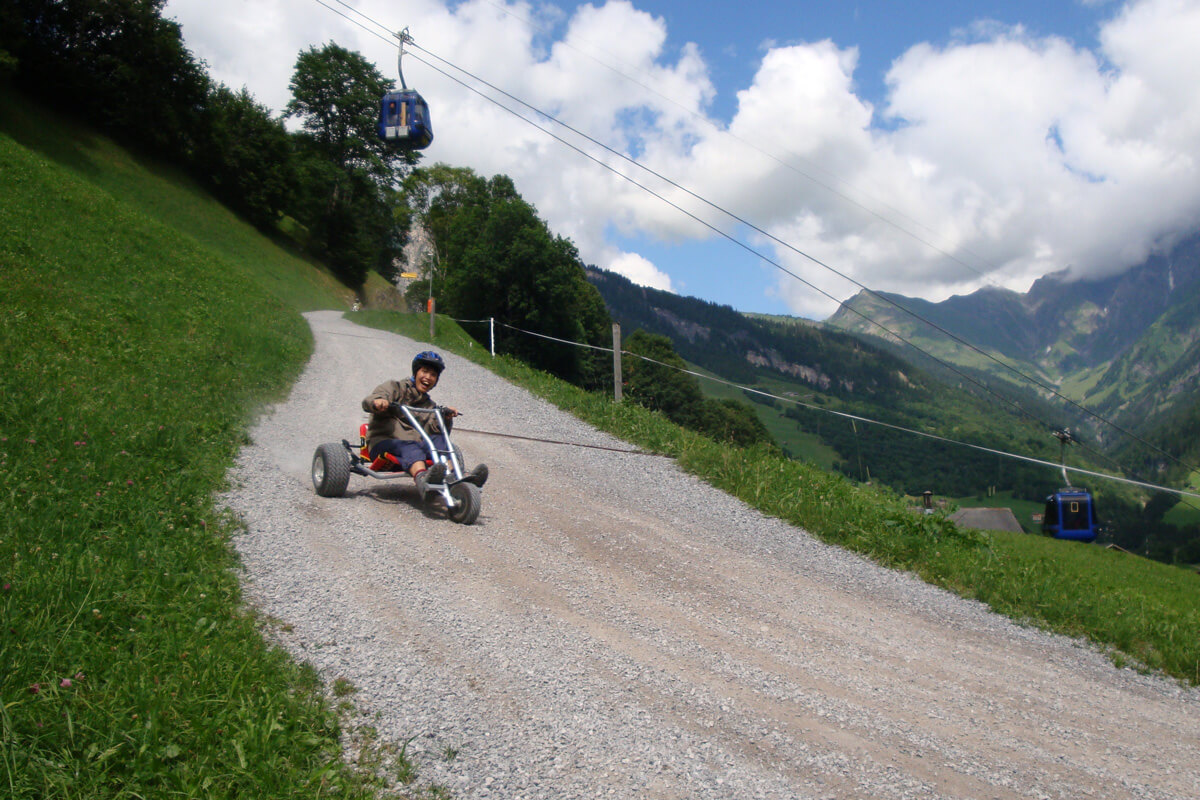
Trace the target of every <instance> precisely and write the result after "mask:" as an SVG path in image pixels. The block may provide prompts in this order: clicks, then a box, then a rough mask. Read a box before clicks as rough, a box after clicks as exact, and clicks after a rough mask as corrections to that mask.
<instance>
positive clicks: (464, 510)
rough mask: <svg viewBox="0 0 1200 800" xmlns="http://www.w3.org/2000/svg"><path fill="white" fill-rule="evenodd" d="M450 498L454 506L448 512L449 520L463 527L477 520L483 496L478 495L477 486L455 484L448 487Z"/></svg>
mask: <svg viewBox="0 0 1200 800" xmlns="http://www.w3.org/2000/svg"><path fill="white" fill-rule="evenodd" d="M450 498H451V499H452V500H453V501H454V505H453V506H451V507H450V508H449V510H448V513H449V516H450V519H452V520H454V521H455V522H459V523H462V524H463V525H470V524H471V523H473V522H474V521H475V520H477V519H479V511H480V509H481V508H482V507H483V495H482V494H480V492H479V487H478V486H473V485H472V484H469V483H456V484H454V485H453V486H451V487H450Z"/></svg>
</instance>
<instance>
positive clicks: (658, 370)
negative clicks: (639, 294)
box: [621, 330, 772, 446]
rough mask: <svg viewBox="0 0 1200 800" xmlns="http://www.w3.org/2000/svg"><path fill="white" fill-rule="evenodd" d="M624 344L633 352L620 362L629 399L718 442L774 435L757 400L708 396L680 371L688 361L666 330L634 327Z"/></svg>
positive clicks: (766, 438)
mask: <svg viewBox="0 0 1200 800" xmlns="http://www.w3.org/2000/svg"><path fill="white" fill-rule="evenodd" d="M622 349H624V350H627V351H628V352H630V353H633V354H635V356H634V357H633V358H622V363H621V373H622V375H625V376H627V380H626V384H625V391H626V394H627V395H628V397H629V398H630V399H631V400H633V401H635V402H637V403H638V404H640V405H643V406H645V407H646V408H649V409H651V410H652V411H661V412H662V413H663V414H664V415H666V417H667V418H668V419H670V420H672V421H673V422H675V423H677V424H679V425H682V426H684V427H686V428H690V429H692V430H694V431H697V432H699V433H702V434H704V435H705V436H708V437H709V438H711V439H715V440H717V441H719V442H729V443H731V444H736V445H740V446H749V445H752V444H755V443H758V442H765V443H769V442H771V441H772V440H771V435H770V434H769V433H768V432H767V429H766V426H765V425H763V423H762V420H760V419H759V418H758V414H757V413H756V412H755V411H754V408H753V406H751V405H749V404H747V403H743V402H741V401H739V400H734V399H726V400H713V399H707V398H705V397H704V395H703V393H702V392H701V391H700V384H699V382H698V381H697V379H696V378H695V377H694V376H692V375H689V374H687V373H686V372H681V371H680V370H684V369H687V363H686V362H685V361H684V360H683V359H682V358H680V357H679V355H678V354H677V353H676V352H675V349H674V347H673V346H672V345H671V340H670V339H668V338H667V337H666V336H662V335H661V334H655V333H646V332H645V331H641V330H638V331H634V332H633V333H632V334H631V335H630V336H629V337H628V338H627V339H626V340H625V342H624V344H623V345H622ZM637 356H642V358H639V357H637Z"/></svg>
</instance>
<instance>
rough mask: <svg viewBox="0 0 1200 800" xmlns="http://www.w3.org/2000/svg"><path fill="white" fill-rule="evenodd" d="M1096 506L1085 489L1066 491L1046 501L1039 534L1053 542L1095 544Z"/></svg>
mask: <svg viewBox="0 0 1200 800" xmlns="http://www.w3.org/2000/svg"><path fill="white" fill-rule="evenodd" d="M1097 530H1098V526H1097V525H1096V504H1095V502H1094V501H1093V500H1092V495H1091V493H1090V492H1088V490H1087V489H1075V488H1072V487H1067V488H1065V489H1059V490H1058V491H1057V492H1055V493H1054V494H1052V495H1050V496H1049V497H1047V498H1046V511H1045V513H1044V514H1043V515H1042V533H1044V534H1046V535H1047V536H1053V537H1054V538H1055V539H1070V540H1072V541H1077V542H1094V541H1096V533H1097Z"/></svg>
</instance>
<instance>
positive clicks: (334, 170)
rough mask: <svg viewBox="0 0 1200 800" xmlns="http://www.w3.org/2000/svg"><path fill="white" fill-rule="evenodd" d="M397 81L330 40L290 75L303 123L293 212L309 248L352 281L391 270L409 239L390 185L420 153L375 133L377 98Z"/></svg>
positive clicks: (291, 108)
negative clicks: (399, 227) (399, 225)
mask: <svg viewBox="0 0 1200 800" xmlns="http://www.w3.org/2000/svg"><path fill="white" fill-rule="evenodd" d="M391 85H392V84H391V81H389V80H387V79H385V78H384V77H383V76H382V75H381V74H379V71H378V70H377V69H375V67H374V66H373V65H372V64H371V63H370V62H368V61H367V60H366V59H365V58H363V56H362V55H360V54H359V53H355V52H353V51H350V50H347V49H345V48H343V47H340V46H338V45H336V44H332V43H330V44H327V45H325V46H324V47H321V48H316V47H311V48H309V49H308V50H305V51H303V52H301V54H300V56H299V57H298V58H297V60H296V69H295V72H294V73H293V76H292V82H291V89H292V100H291V102H289V103H288V106H287V114H288V115H289V116H293V117H299V118H300V120H301V125H302V127H303V129H304V132H303V133H302V134H299V135H297V136H296V137H295V143H296V158H297V164H296V166H297V173H298V176H299V196H298V197H297V198H296V203H295V207H294V213H295V215H296V216H297V218H298V219H300V221H301V222H302V223H303V224H304V225H305V226H306V227H307V228H308V230H309V234H310V237H311V238H310V246H311V247H312V248H313V249H314V250H315V251H316V253H317V254H318V255H319V256H321V257H323V258H324V259H325V260H326V261H327V262H328V263H329V266H330V268H331V269H332V270H333V271H334V273H335V274H337V275H338V276H339V277H340V278H341V279H342V280H343V281H345V282H346V283H347V284H348V285H350V286H353V287H360V286H362V284H363V282H364V281H365V279H366V275H367V271H368V270H370V269H379V270H381V271H383V272H384V273H385V274H389V273H390V272H391V264H392V262H393V261H394V259H395V257H396V256H397V254H398V253H399V250H400V247H401V245H402V244H403V241H402V239H401V237H400V236H399V235H398V234H397V231H396V227H395V217H394V208H393V207H394V204H395V201H394V200H393V196H392V194H393V192H392V189H393V185H394V183H395V182H396V180H397V177H398V174H399V172H398V170H399V169H400V168H401V165H402V164H406V163H411V162H412V161H413V160H414V159H415V158H416V157H415V156H412V155H405V154H402V153H401V152H399V151H396V150H393V149H391V148H390V147H389V146H388V145H386V144H385V143H383V142H381V141H380V140H379V139H378V137H377V136H376V134H375V119H376V113H377V107H378V103H379V99H380V97H382V96H383V94H385V93H386V92H387V91H388V90H389V89H391Z"/></svg>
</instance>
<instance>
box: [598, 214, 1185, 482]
mask: <svg viewBox="0 0 1200 800" xmlns="http://www.w3.org/2000/svg"><path fill="white" fill-rule="evenodd" d="M587 274H588V279H589V280H590V281H591V282H592V283H593V285H595V286H596V287H597V288H598V289H599V291H600V293H601V296H602V297H603V298H604V301H605V303H606V305H607V306H608V308H609V312H610V314H611V315H612V317H613V319H614V320H615V321H617V322H619V323H620V324H621V325H622V327H623V329H625V330H627V331H632V330H634V329H638V328H640V329H643V330H646V331H648V332H651V333H657V334H661V335H664V336H667V337H668V338H669V339H671V341H672V343H673V345H674V347H675V349H676V351H677V352H678V353H679V354H680V355H681V356H682V357H683V358H684V359H686V360H687V361H689V362H691V363H693V364H695V365H697V366H699V367H701V368H703V369H705V370H709V371H711V372H713V373H714V374H716V375H718V376H720V377H721V378H724V379H726V380H729V381H733V382H736V383H738V384H741V385H743V386H750V387H755V388H758V389H765V390H769V391H772V393H774V394H777V395H778V394H779V393H780V392H782V396H785V397H788V398H803V399H806V400H807V401H808V402H812V403H817V404H819V405H821V406H823V407H825V408H828V409H837V410H841V411H844V412H848V413H860V414H863V415H865V416H868V417H870V418H872V419H875V420H879V421H883V422H886V423H890V424H896V425H902V426H904V427H911V428H914V429H917V430H921V431H924V432H928V433H932V434H935V435H943V436H948V437H950V438H954V439H964V440H968V441H972V442H974V443H976V444H981V445H984V446H995V447H998V448H1000V449H1004V450H1006V451H1014V450H1015V451H1017V452H1021V453H1024V454H1026V455H1038V456H1040V457H1053V458H1055V459H1057V457H1058V455H1059V453H1058V449H1057V444H1056V443H1055V444H1053V445H1048V444H1047V443H1048V442H1050V440H1051V439H1050V437H1049V433H1050V431H1051V430H1053V429H1054V428H1056V427H1068V426H1069V427H1071V428H1072V430H1073V431H1075V432H1076V434H1077V435H1078V436H1080V437H1082V438H1083V439H1084V440H1085V441H1086V442H1087V443H1088V444H1090V445H1091V446H1092V447H1090V448H1087V449H1091V450H1093V452H1095V453H1096V454H1098V455H1106V456H1116V457H1118V460H1120V459H1125V461H1126V464H1125V465H1126V466H1128V467H1131V468H1136V469H1137V470H1139V471H1140V472H1141V474H1142V476H1143V477H1146V476H1147V475H1148V474H1149V473H1151V472H1153V473H1155V474H1159V475H1161V472H1162V470H1163V469H1164V468H1170V469H1169V470H1168V471H1171V472H1173V474H1174V475H1175V476H1176V477H1180V478H1186V477H1187V475H1188V473H1189V472H1191V471H1192V468H1188V467H1187V466H1186V465H1187V464H1188V463H1196V462H1197V461H1200V458H1198V456H1200V441H1198V439H1200V402H1198V401H1197V391H1196V390H1197V388H1198V384H1200V296H1198V295H1200V235H1196V236H1193V237H1190V238H1187V239H1185V240H1183V241H1181V242H1179V243H1178V244H1176V245H1175V246H1174V247H1172V248H1171V249H1169V250H1168V251H1166V252H1163V253H1160V254H1155V255H1153V256H1151V257H1149V258H1148V259H1146V260H1145V261H1144V262H1143V263H1142V264H1139V265H1137V266H1135V267H1134V268H1132V269H1130V270H1127V271H1126V272H1124V273H1122V274H1120V275H1115V276H1112V277H1108V278H1105V279H1102V280H1092V281H1078V280H1071V279H1070V278H1069V276H1068V275H1067V273H1066V272H1062V273H1057V274H1051V275H1048V276H1046V277H1044V278H1042V279H1040V280H1038V281H1037V282H1036V283H1034V284H1033V286H1032V287H1031V288H1030V290H1029V291H1028V292H1025V293H1018V292H1013V291H1009V290H1006V289H998V288H990V287H989V288H985V289H981V290H979V291H977V292H974V293H972V294H969V295H965V296H955V297H951V298H949V299H947V300H944V301H942V302H939V303H933V302H929V301H925V300H921V299H916V298H909V297H904V296H901V295H896V294H886V293H878V292H868V291H864V292H860V293H859V294H858V295H856V296H855V297H853V298H851V299H850V300H848V301H847V302H846V303H845V304H844V305H843V307H842V308H841V309H839V311H838V312H837V313H836V314H834V315H833V316H832V317H830V319H828V320H827V321H825V322H822V323H817V322H812V321H808V320H803V319H799V318H795V317H765V316H761V315H748V314H743V313H740V312H738V311H736V310H734V309H732V308H730V307H729V306H724V305H720V304H716V303H711V302H707V301H703V300H699V299H696V298H691V297H682V296H679V295H675V294H672V293H669V292H664V291H660V290H655V289H649V288H645V287H641V286H637V285H635V284H633V283H631V282H630V281H628V280H627V279H625V278H623V277H621V276H619V275H616V274H614V273H610V272H606V271H603V270H599V269H596V268H594V267H592V268H588V270H587ZM881 327H882V328H883V329H886V332H884V331H882V330H881ZM748 396H749V398H750V399H756V398H755V397H754V396H753V395H748ZM760 402H761V401H760ZM768 405H769V404H768ZM801 405H803V403H802V404H801ZM759 411H760V415H762V414H769V413H773V412H770V410H769V409H763V408H762V407H761V406H760V408H759ZM776 411H777V412H778V413H779V414H781V415H783V416H787V417H789V418H791V420H792V421H794V422H795V423H796V424H797V425H798V426H799V428H800V434H798V435H812V436H817V437H818V438H819V439H820V442H821V444H823V445H826V446H828V447H831V448H833V449H834V450H835V451H836V453H837V456H836V457H834V458H833V460H832V462H831V465H832V466H834V467H835V468H838V469H842V470H843V471H845V472H847V473H850V472H852V470H851V468H850V466H851V465H850V462H851V461H852V460H854V459H855V458H856V456H857V452H858V451H861V447H862V442H863V439H862V433H861V431H860V430H858V427H857V426H856V428H855V430H854V438H853V439H848V438H847V437H846V435H845V431H843V430H842V428H843V427H845V426H835V425H830V424H825V426H824V427H822V425H821V423H819V422H814V421H813V420H811V419H808V420H807V421H804V420H802V419H801V418H802V417H804V416H805V414H804V413H802V411H801V410H799V409H789V408H782V409H776ZM809 416H810V417H811V416H812V415H811V414H810V415H809ZM768 427H769V428H772V430H773V432H775V433H776V434H777V437H778V434H779V432H780V431H781V430H783V431H784V433H785V435H784V437H783V438H784V441H781V444H782V445H783V446H784V447H785V449H788V450H789V451H793V450H794V449H795V447H796V442H795V441H791V442H789V441H787V430H786V429H785V428H784V427H781V426H780V425H774V426H772V425H771V424H770V423H769V422H768ZM818 431H819V434H818V433H817V432H818ZM873 435H874V436H875V442H876V446H877V448H878V449H879V452H880V453H882V452H887V453H888V454H889V455H888V458H887V459H881V458H879V457H878V456H877V457H876V462H877V463H878V462H880V461H881V460H887V461H890V462H891V463H886V464H884V463H879V464H878V466H877V467H876V468H875V469H874V470H870V471H871V473H872V474H873V475H874V476H875V477H877V478H880V479H884V476H887V475H889V473H890V477H891V480H889V481H888V482H890V483H892V484H893V485H895V486H897V487H898V488H909V487H911V486H913V485H915V483H914V481H913V476H914V475H922V476H925V477H928V478H929V479H930V480H932V478H931V477H930V476H931V475H932V473H931V472H930V470H928V469H926V468H925V467H924V464H923V461H925V460H927V459H928V458H929V457H930V456H929V455H928V453H929V445H928V444H927V443H926V444H925V445H910V449H911V450H912V451H913V452H912V453H911V454H908V455H904V454H899V455H898V453H899V450H898V449H897V446H894V445H891V444H886V443H885V444H879V441H880V434H878V433H874V434H873ZM1018 443H1021V446H1020V447H1018V446H1017V445H1018ZM1123 448H1124V449H1123ZM918 450H922V451H924V454H919V453H918V452H917V451H918ZM1100 451H1105V452H1104V453H1101V452H1100ZM951 460H955V459H951ZM956 460H957V461H958V463H959V465H960V466H961V464H962V463H964V459H963V458H962V457H958V458H957V459H956ZM1079 463H1080V465H1084V462H1083V461H1081V462H1079ZM1181 465H1182V468H1181ZM1092 466H1099V464H1098V463H1096V462H1093V463H1092ZM1106 466H1111V465H1106ZM950 475H951V473H945V474H942V477H941V478H940V480H941V481H942V484H941V485H948V484H950V483H953V484H956V485H957V484H960V483H962V481H961V480H956V478H965V476H964V475H963V474H962V470H959V472H958V473H953V477H950ZM1194 479H1196V478H1195V477H1193V480H1194ZM1011 483H1013V484H1014V486H1013V488H1014V491H1015V490H1016V484H1021V485H1028V484H1029V479H1028V477H1027V476H1023V477H1021V478H1020V479H1019V480H1016V479H1014V481H1012V482H1011ZM972 491H974V490H972ZM1030 493H1032V492H1030Z"/></svg>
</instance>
